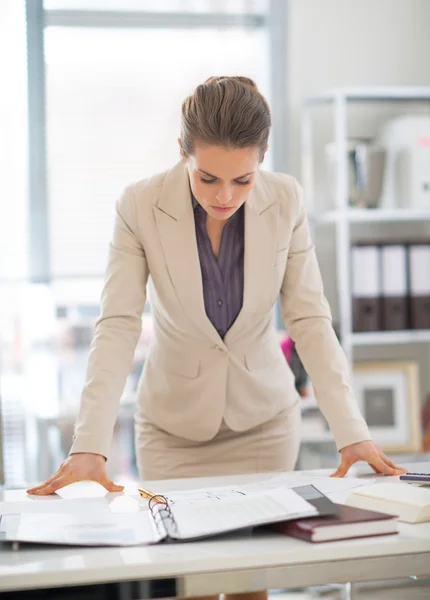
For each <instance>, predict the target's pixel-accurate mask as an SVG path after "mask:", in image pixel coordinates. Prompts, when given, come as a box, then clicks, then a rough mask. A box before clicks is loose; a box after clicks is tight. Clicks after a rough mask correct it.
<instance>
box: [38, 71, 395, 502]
mask: <svg viewBox="0 0 430 600" xmlns="http://www.w3.org/2000/svg"><path fill="white" fill-rule="evenodd" d="M270 124H271V123H270V111H269V107H268V105H267V103H266V101H265V99H264V98H263V96H262V95H261V94H260V93H259V91H258V90H257V88H256V86H255V84H254V83H253V82H252V81H251V80H249V79H247V78H244V77H212V78H210V79H209V80H208V81H206V82H205V83H204V84H202V85H199V86H198V87H197V88H196V90H195V91H194V93H193V94H192V95H191V96H190V97H188V98H187V99H186V100H185V101H184V103H183V106H182V130H181V138H180V140H179V141H180V151H181V161H180V162H179V164H177V165H175V166H174V167H173V168H172V169H170V170H169V171H167V172H165V173H161V174H160V175H155V176H153V177H150V178H149V179H145V180H143V181H140V182H138V183H135V184H133V185H130V186H129V187H128V188H127V189H126V190H125V192H124V194H123V196H122V198H121V199H120V200H119V202H118V204H117V212H116V222H115V227H114V233H113V239H112V243H111V245H110V255H109V262H108V266H107V271H106V282H105V287H104V291H103V295H102V300H101V315H100V318H99V320H98V322H97V326H96V331H95V336H94V339H93V342H92V345H91V350H90V356H89V364H88V372H87V379H86V384H85V388H84V391H83V394H82V399H81V408H80V412H79V416H78V418H77V422H76V427H75V436H74V442H73V446H72V448H71V451H70V456H69V457H68V458H67V459H66V460H65V461H64V463H63V464H62V465H61V467H60V469H59V470H58V471H57V473H55V474H54V475H53V476H52V477H51V478H50V479H48V481H46V482H45V483H44V484H42V485H40V486H38V487H35V488H32V489H31V490H29V492H31V493H37V494H50V493H53V492H54V491H55V490H57V489H59V488H61V487H63V486H65V485H67V484H69V483H72V482H75V481H79V480H84V479H86V480H88V479H91V480H95V481H98V482H100V483H101V484H102V485H104V486H105V488H106V489H107V490H109V491H120V490H121V489H122V487H121V486H118V485H115V484H114V483H113V482H112V481H111V480H110V479H109V478H108V476H107V474H106V470H105V462H106V458H108V456H109V447H110V443H111V438H112V433H113V428H114V423H115V419H116V416H117V412H118V405H119V399H120V396H121V393H122V390H123V387H124V383H125V380H126V377H127V375H128V372H129V370H130V368H131V364H132V359H133V353H134V350H135V346H136V343H137V341H138V338H139V334H140V331H141V314H142V311H143V307H144V304H145V301H146V290H147V284H148V289H149V293H150V299H151V306H152V312H153V318H154V336H153V340H152V344H151V348H150V352H149V356H148V358H147V361H146V363H145V368H144V371H143V374H142V377H141V379H140V383H139V390H138V403H137V405H138V408H137V413H136V418H135V425H136V427H135V431H136V454H137V461H138V468H139V473H140V478H141V480H145V479H146V480H148V479H160V478H162V479H166V478H172V477H175V478H176V477H198V476H207V475H228V474H236V473H254V472H263V471H285V470H291V469H293V468H294V464H295V461H296V458H297V453H298V449H299V439H300V432H299V430H300V401H299V397H298V395H297V393H296V391H295V386H294V378H293V375H292V372H291V370H290V369H289V366H288V364H287V362H286V361H285V358H284V356H283V354H282V351H281V349H280V347H279V342H278V339H277V335H276V332H275V329H274V327H273V321H272V308H273V305H274V303H275V301H276V299H277V297H278V296H279V294H280V296H281V306H282V311H283V316H284V320H285V323H286V326H287V329H288V332H289V334H290V335H291V337H292V338H293V339H294V340H295V342H296V345H297V349H298V352H299V354H300V357H301V359H302V361H303V363H304V365H305V368H306V370H307V372H308V373H309V375H310V378H311V380H312V383H313V386H314V389H315V393H316V397H317V399H318V402H319V406H320V408H321V410H322V412H323V414H324V416H325V418H326V419H327V421H328V423H329V426H330V428H331V431H332V432H333V435H334V438H335V440H336V444H337V448H338V450H339V451H340V454H341V465H340V467H339V469H338V470H337V471H336V473H335V474H336V475H338V476H342V475H344V474H345V473H346V472H347V470H348V469H349V467H350V466H351V465H352V464H353V463H355V462H357V461H359V460H364V461H367V462H368V463H369V464H370V465H371V466H372V467H373V469H374V470H375V471H377V472H381V473H387V474H390V475H396V474H399V473H401V472H403V469H401V468H399V467H397V466H396V465H395V464H393V463H392V462H391V461H390V460H389V459H388V458H387V457H386V456H384V454H383V453H382V452H381V450H380V449H379V447H378V446H376V445H375V444H374V442H373V441H371V437H370V435H369V431H368V428H367V426H366V423H365V421H364V420H363V418H362V416H361V414H360V412H359V409H358V407H357V404H356V402H355V400H354V397H353V393H352V390H351V385H350V381H349V375H348V368H347V362H346V359H345V356H344V354H343V352H342V349H341V347H340V345H339V343H338V340H337V338H336V335H335V333H334V331H333V328H332V324H331V315H330V310H329V307H328V305H327V302H326V299H325V297H324V294H323V286H322V282H321V277H320V272H319V269H318V265H317V260H316V257H315V252H314V247H313V245H312V241H311V238H310V236H309V229H308V223H307V219H306V214H305V208H304V203H303V198H302V192H301V188H300V186H299V185H298V184H297V182H296V181H295V180H294V179H293V178H292V177H290V176H288V175H284V174H280V173H269V172H264V171H263V170H261V169H260V165H261V163H262V161H263V157H264V154H265V152H266V149H267V141H268V136H269V130H270Z"/></svg>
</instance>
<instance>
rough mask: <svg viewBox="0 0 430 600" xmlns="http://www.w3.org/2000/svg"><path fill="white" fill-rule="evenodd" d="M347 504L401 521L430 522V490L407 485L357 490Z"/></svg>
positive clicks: (367, 486)
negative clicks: (385, 514) (391, 516)
mask: <svg viewBox="0 0 430 600" xmlns="http://www.w3.org/2000/svg"><path fill="white" fill-rule="evenodd" d="M345 504H348V506H355V507H357V508H365V509H367V510H377V511H381V512H385V513H388V514H389V515H395V516H396V517H398V519H399V521H405V522H406V523H421V522H423V521H430V489H425V488H421V487H413V486H410V485H408V484H407V483H375V484H373V485H365V486H362V487H360V488H355V489H354V490H353V491H352V492H351V493H350V494H349V496H348V498H347V499H346V502H345Z"/></svg>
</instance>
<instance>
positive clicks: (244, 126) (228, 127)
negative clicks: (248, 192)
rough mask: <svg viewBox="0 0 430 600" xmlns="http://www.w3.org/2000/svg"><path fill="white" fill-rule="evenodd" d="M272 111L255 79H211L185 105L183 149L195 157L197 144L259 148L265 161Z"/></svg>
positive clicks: (183, 114)
mask: <svg viewBox="0 0 430 600" xmlns="http://www.w3.org/2000/svg"><path fill="white" fill-rule="evenodd" d="M270 126H271V118H270V108H269V105H268V104H267V101H266V100H265V98H264V97H263V96H262V95H261V94H260V92H259V91H258V88H257V86H256V84H255V83H254V81H252V79H249V78H248V77H210V78H209V79H207V80H206V81H205V83H203V84H201V85H199V86H197V87H196V89H195V90H194V93H193V94H192V95H191V96H188V98H186V99H185V100H184V102H183V104H182V125H181V145H182V149H183V151H184V152H185V154H187V155H190V154H193V152H194V149H195V145H196V142H197V141H200V142H203V143H204V144H211V145H216V146H225V147H227V148H248V147H252V146H256V147H258V148H259V150H260V160H263V157H264V152H265V150H266V147H267V141H268V138H269V132H270Z"/></svg>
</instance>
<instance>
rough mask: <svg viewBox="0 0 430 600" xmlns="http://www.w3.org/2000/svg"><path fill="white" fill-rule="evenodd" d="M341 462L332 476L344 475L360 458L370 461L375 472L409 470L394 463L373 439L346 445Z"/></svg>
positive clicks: (388, 472)
mask: <svg viewBox="0 0 430 600" xmlns="http://www.w3.org/2000/svg"><path fill="white" fill-rule="evenodd" d="M340 454H341V457H342V458H341V463H340V466H339V467H338V469H337V471H336V472H335V473H333V475H331V477H343V476H344V475H346V474H347V473H348V471H349V469H350V468H351V467H352V465H353V464H354V463H356V462H358V461H360V460H364V462H367V463H369V465H370V466H371V467H372V469H373V470H374V471H375V473H384V474H385V475H402V474H403V473H407V472H408V470H407V469H404V468H403V467H399V466H398V465H396V464H394V463H393V462H392V461H391V460H390V459H389V458H388V457H387V456H385V454H384V453H383V452H382V450H381V448H380V447H379V446H378V445H377V444H375V442H372V441H370V440H369V441H365V442H357V443H356V444H351V445H350V446H345V447H344V448H342V450H341V451H340Z"/></svg>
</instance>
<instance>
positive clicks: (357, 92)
mask: <svg viewBox="0 0 430 600" xmlns="http://www.w3.org/2000/svg"><path fill="white" fill-rule="evenodd" d="M404 101H414V102H418V101H420V102H421V101H424V102H430V87H429V86H425V87H357V88H339V89H334V90H329V91H327V92H324V93H322V94H317V95H315V96H312V97H310V98H307V99H306V100H305V101H304V103H303V105H302V122H301V134H302V183H303V187H304V188H305V195H306V199H307V206H308V213H309V219H310V222H311V224H312V225H313V226H314V227H317V226H320V225H325V224H330V223H331V224H333V225H334V228H335V243H336V259H337V293H338V298H339V328H340V331H339V333H340V338H341V341H342V346H343V348H344V351H345V354H346V356H347V358H348V361H349V363H350V365H351V366H352V364H353V350H354V347H356V346H373V345H375V344H380V345H383V344H393V343H395V344H400V343H401V344H415V343H430V330H424V331H416V330H413V331H399V332H392V331H382V332H375V333H373V332H371V333H354V332H353V330H352V301H351V300H352V299H351V282H350V271H351V269H350V265H351V226H352V224H354V223H370V222H373V223H377V222H385V223H389V222H393V223H402V222H404V223H406V222H409V223H413V222H429V223H430V207H429V210H428V211H427V210H413V209H411V210H408V209H398V210H395V209H394V210H383V209H351V208H349V207H348V164H347V160H348V159H347V152H346V148H347V139H348V123H347V106H348V103H352V102H354V103H357V102H367V103H368V102H404ZM321 104H330V105H331V106H332V108H333V111H334V139H335V143H336V161H337V165H338V169H337V180H336V205H337V206H339V207H340V208H339V209H338V210H331V211H326V212H318V204H317V202H316V198H315V193H314V177H313V123H312V120H313V115H312V112H313V110H314V108H315V106H318V105H321Z"/></svg>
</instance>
